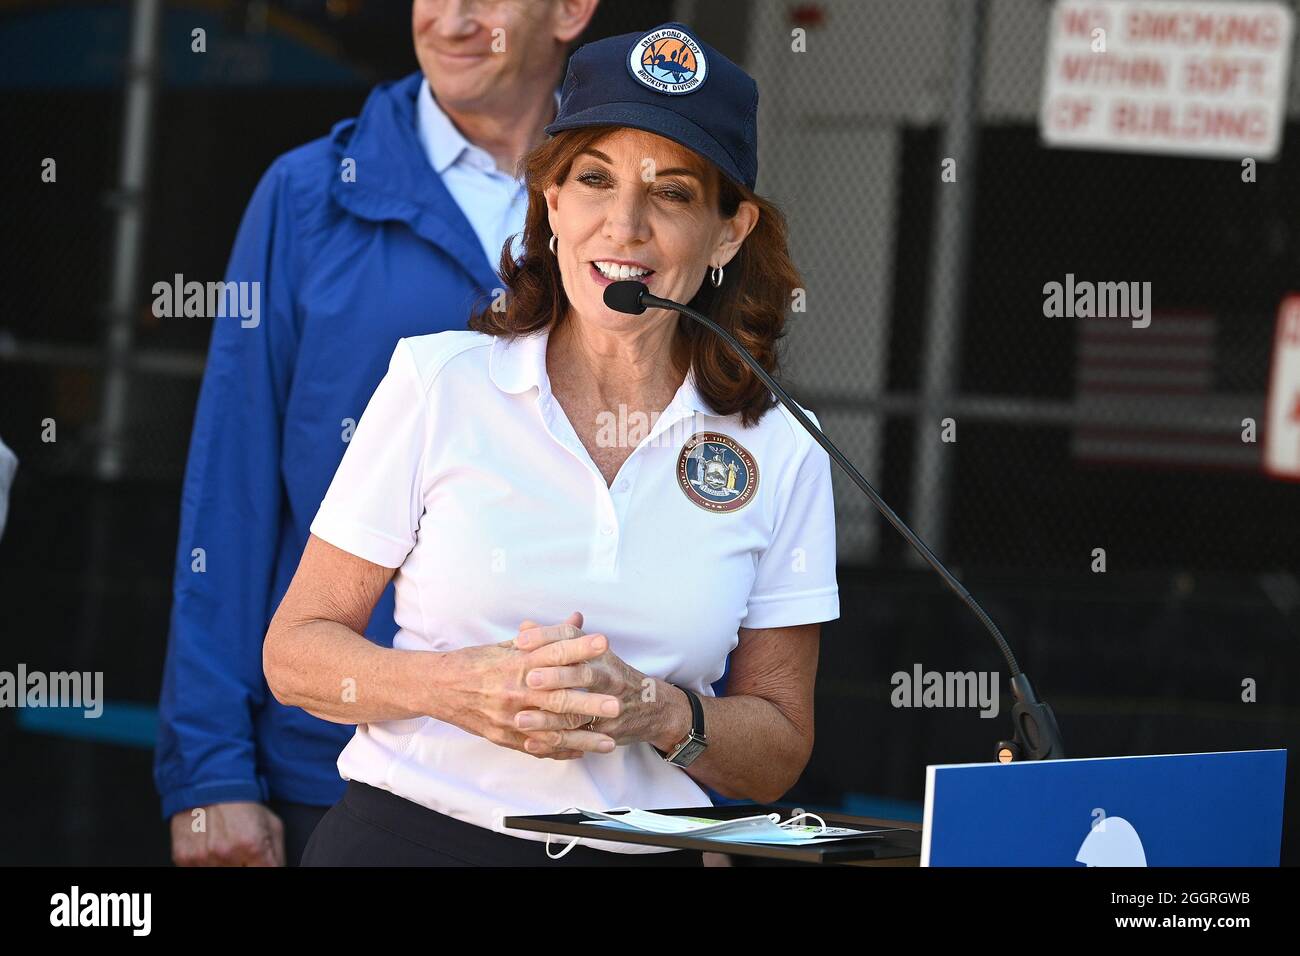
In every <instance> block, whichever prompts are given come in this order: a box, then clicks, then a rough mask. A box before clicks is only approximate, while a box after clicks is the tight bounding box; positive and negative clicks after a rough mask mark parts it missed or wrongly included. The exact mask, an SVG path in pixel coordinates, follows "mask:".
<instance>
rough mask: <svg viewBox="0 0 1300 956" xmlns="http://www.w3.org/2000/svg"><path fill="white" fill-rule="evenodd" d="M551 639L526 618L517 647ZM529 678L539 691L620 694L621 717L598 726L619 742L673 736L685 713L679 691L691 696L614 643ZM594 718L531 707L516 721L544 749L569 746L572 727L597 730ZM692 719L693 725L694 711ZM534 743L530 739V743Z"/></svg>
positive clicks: (528, 648)
mask: <svg viewBox="0 0 1300 956" xmlns="http://www.w3.org/2000/svg"><path fill="white" fill-rule="evenodd" d="M607 639H608V636H607ZM549 640H551V638H549V637H548V636H547V634H546V633H545V632H544V631H543V630H542V628H541V627H540V626H539V625H537V624H536V623H535V622H533V621H524V622H523V623H522V624H520V625H519V634H518V635H517V636H516V637H515V646H516V647H518V648H519V649H520V650H523V651H534V650H536V649H537V648H539V647H542V646H543V645H544V644H546V643H548V641H549ZM525 681H526V683H527V684H528V686H529V687H530V688H533V689H534V690H560V689H566V688H576V689H581V690H586V691H589V692H592V693H599V694H608V695H610V696H611V697H617V698H618V701H619V713H618V716H617V717H600V718H597V720H596V728H597V729H598V730H599V732H600V733H602V734H605V735H606V736H608V737H613V738H614V741H615V743H616V744H618V745H619V746H622V745H623V744H630V743H637V742H639V741H643V740H648V741H654V740H658V739H661V738H666V737H673V736H674V725H675V723H676V722H677V721H678V720H679V719H680V716H681V712H680V711H679V710H678V709H677V708H676V707H675V706H674V705H675V704H676V703H677V701H676V700H675V699H674V696H675V697H681V698H682V699H683V702H684V701H685V696H684V695H683V694H682V693H681V691H679V690H677V689H676V688H674V687H673V686H672V685H671V684H668V683H666V682H664V681H661V680H656V679H655V678H653V677H647V676H646V675H645V674H642V673H641V672H640V671H638V670H637V669H636V668H635V667H632V666H631V665H630V664H628V663H627V662H626V661H624V660H623V659H622V658H621V657H619V656H618V655H617V654H615V653H614V651H613V649H612V648H611V649H608V650H606V651H605V653H604V654H601V655H600V656H598V657H594V658H592V659H591V660H588V661H585V662H583V663H581V664H572V665H568V666H564V667H537V668H534V669H533V670H531V671H529V672H528V673H527V675H525ZM665 698H666V699H665ZM590 720H591V718H590V717H585V716H582V715H575V714H558V713H553V712H551V711H548V710H535V709H530V710H521V711H520V712H519V713H518V714H516V715H515V726H516V727H517V728H518V729H519V730H520V731H522V732H523V733H524V734H525V735H526V736H527V737H529V738H531V739H532V740H535V741H537V742H538V745H539V749H540V748H541V746H545V747H547V748H556V749H563V748H565V747H566V746H567V745H568V739H567V738H568V735H569V734H570V733H571V732H573V731H578V730H584V731H585V730H590V729H591V727H590V726H589V722H590ZM687 720H688V724H687V726H689V711H688V716H687ZM684 733H685V732H684V731H683V732H682V733H678V734H676V735H675V736H676V737H680V736H683V735H684ZM530 746H531V745H530V744H528V743H525V747H526V748H527V747H530Z"/></svg>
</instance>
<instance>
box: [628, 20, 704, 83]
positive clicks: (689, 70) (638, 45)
mask: <svg viewBox="0 0 1300 956" xmlns="http://www.w3.org/2000/svg"><path fill="white" fill-rule="evenodd" d="M627 68H628V69H629V70H630V71H631V72H632V76H633V78H635V79H636V80H637V82H639V83H640V84H641V85H642V86H648V87H650V89H652V90H655V91H657V92H659V93H669V94H672V95H680V94H682V93H692V92H694V91H695V90H698V89H699V88H700V85H701V84H702V83H703V82H704V79H705V77H706V76H708V73H709V63H708V60H707V59H706V58H705V56H704V50H703V49H701V48H700V45H699V43H697V42H696V41H695V38H694V37H692V36H691V35H690V34H688V33H686V32H685V31H683V30H678V29H675V28H673V27H664V28H663V29H662V30H655V31H653V32H652V33H647V34H646V35H645V36H643V37H642V38H641V39H639V40H637V41H636V42H635V43H633V44H632V50H631V52H630V53H629V54H628V58H627Z"/></svg>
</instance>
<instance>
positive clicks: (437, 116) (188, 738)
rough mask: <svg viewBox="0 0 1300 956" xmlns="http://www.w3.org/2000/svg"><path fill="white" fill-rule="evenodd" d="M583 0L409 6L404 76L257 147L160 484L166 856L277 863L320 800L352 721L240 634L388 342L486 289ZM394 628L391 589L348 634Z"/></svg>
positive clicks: (589, 9) (514, 216)
mask: <svg viewBox="0 0 1300 956" xmlns="http://www.w3.org/2000/svg"><path fill="white" fill-rule="evenodd" d="M598 2H599V0H493V2H491V3H467V2H464V0H415V2H414V3H413V6H412V31H413V34H414V39H415V49H416V55H417V58H418V60H419V64H420V70H419V72H417V73H414V74H412V75H411V76H409V77H407V78H405V79H403V80H399V81H397V82H395V83H390V84H385V85H382V86H379V87H377V88H376V89H375V90H374V91H373V92H372V93H371V95H370V97H369V99H368V100H367V101H366V104H365V106H364V108H363V109H362V112H361V115H360V116H359V117H357V118H356V119H351V120H345V121H343V122H340V123H338V124H337V125H336V126H335V127H334V128H333V130H332V131H331V133H330V135H329V136H327V137H324V138H322V139H319V140H316V141H315V142H312V143H308V144H307V145H305V146H302V147H300V148H298V149H295V150H293V151H291V152H289V153H286V154H285V155H283V156H281V157H280V158H279V159H277V160H276V161H275V162H274V163H273V164H272V165H271V167H270V169H269V170H268V171H267V173H266V174H265V176H264V177H263V178H262V181H261V182H260V183H259V185H258V187H257V190H256V191H255V192H254V194H253V198H252V200H251V201H250V202H249V205H248V209H247V211H246V212H245V214H244V219H243V222H242V223H241V224H240V227H239V232H238V235H237V236H236V238H235V245H234V248H233V250H232V252H231V257H230V264H229V266H228V268H227V274H226V281H227V282H230V283H235V282H238V283H248V286H246V287H245V288H247V289H249V290H252V294H259V295H260V310H259V311H258V313H255V314H257V316H258V318H257V321H256V322H251V321H248V320H247V319H241V318H239V317H234V318H217V319H216V320H215V323H214V326H213V330H212V341H211V345H210V347H209V351H208V359H207V369H206V372H205V374H204V377H203V386H202V389H201V391H200V395H199V403H198V408H197V411H196V413H195V421H194V433H193V436H192V438H191V441H190V452H189V462H188V465H187V467H186V472H185V485H184V490H183V493H182V500H181V531H180V541H179V543H178V545H177V556H176V567H175V583H174V594H173V607H172V618H171V632H170V637H169V641H168V648H167V661H166V665H165V670H164V674H163V690H162V700H161V703H160V715H159V716H160V725H159V736H158V748H157V752H156V755H155V764H154V779H155V782H156V784H157V787H158V791H159V793H160V794H161V796H162V810H163V815H164V817H167V818H170V820H171V836H172V857H173V859H174V860H175V862H177V863H178V864H182V865H203V864H207V865H279V864H283V863H285V862H286V861H288V862H290V863H297V861H298V858H299V856H300V855H301V852H302V848H303V846H304V845H305V844H306V841H307V838H308V837H309V836H310V834H311V830H312V828H313V827H314V826H315V823H316V821H317V820H318V819H319V817H320V816H321V815H322V814H323V813H324V812H325V810H326V809H328V807H329V806H330V805H332V804H333V803H334V802H335V801H337V800H338V799H339V797H340V796H341V795H342V792H343V783H342V781H341V780H340V778H339V775H338V770H337V769H336V767H335V761H336V760H337V758H338V754H339V751H340V750H342V748H343V746H344V744H345V743H346V742H347V740H348V738H349V737H350V736H351V735H352V732H353V728H351V727H348V726H344V725H341V724H333V723H329V722H326V721H323V720H319V719H317V718H315V717H312V716H310V715H308V714H307V713H306V712H304V711H302V710H300V709H298V708H296V707H284V706H282V705H281V704H279V703H278V702H277V701H276V700H275V698H274V697H273V696H272V695H271V694H270V693H269V692H268V690H267V687H266V683H265V680H264V678H263V676H262V638H263V636H264V635H265V633H266V628H267V625H268V623H269V621H270V619H271V616H272V614H273V613H274V611H275V609H276V607H277V605H278V604H279V602H280V599H281V598H282V597H283V595H284V592H285V589H286V588H287V587H288V585H289V580H290V578H291V577H292V576H293V572H294V569H295V568H296V567H297V564H298V560H299V558H300V557H301V555H302V550H303V547H304V546H305V545H306V542H307V534H308V530H307V529H308V525H309V524H310V523H311V520H312V517H313V516H314V515H315V513H316V509H317V507H318V506H319V504H320V501H321V498H322V497H323V496H324V494H325V490H326V489H327V488H328V487H329V483H330V479H331V478H332V477H333V475H334V471H335V469H336V468H337V466H338V463H339V461H340V460H341V459H342V457H343V452H344V450H345V449H346V442H347V440H348V439H349V438H350V437H351V432H352V428H353V426H354V424H355V423H356V421H357V420H359V419H360V418H361V413H362V411H363V410H364V409H365V406H366V402H367V401H368V400H369V398H370V395H371V393H372V392H373V391H374V390H375V387H376V386H377V385H378V384H379V380H380V379H381V378H382V377H383V373H384V370H385V369H386V368H387V364H388V360H389V358H390V357H391V355H392V352H393V348H394V347H395V346H396V344H397V340H398V339H399V338H401V337H403V336H413V335H422V334H425V333H429V332H438V331H443V330H446V329H460V328H464V327H465V324H466V320H467V318H468V316H469V312H470V309H471V306H472V305H473V304H474V303H475V302H476V301H478V300H480V299H481V298H482V297H483V296H485V295H491V294H492V290H493V289H494V288H495V287H497V286H498V284H499V281H498V279H497V277H496V274H495V268H496V264H497V261H498V259H499V257H500V255H501V250H502V246H503V244H504V242H505V241H506V238H507V237H508V236H509V235H511V234H512V233H516V232H518V231H520V230H521V229H522V228H523V215H524V211H525V209H526V207H527V195H526V193H525V191H524V189H523V187H522V185H521V184H520V183H519V182H518V181H517V180H515V178H514V175H513V173H514V170H515V166H516V163H517V161H518V160H519V159H520V158H521V157H522V156H523V154H524V153H526V152H527V151H528V149H529V148H531V147H532V146H533V145H535V144H536V143H538V142H540V141H541V139H542V138H543V136H544V134H543V133H542V129H543V127H544V126H545V125H546V124H547V123H548V122H550V121H551V119H552V118H553V116H554V113H555V105H556V104H555V97H556V93H555V91H556V88H557V86H558V85H559V82H560V79H561V77H562V75H563V69H564V62H565V58H566V55H567V52H568V47H569V45H570V43H572V42H573V41H574V40H575V39H576V38H577V37H578V36H579V34H581V32H582V31H583V29H584V28H585V27H586V25H587V22H588V21H589V20H590V18H591V15H592V13H593V12H594V10H595V7H596V4H597V3H598ZM254 283H256V285H254ZM395 631H396V625H395V624H394V623H393V597H392V588H391V586H390V588H389V589H388V591H387V593H385V595H384V597H383V599H382V600H381V601H380V602H379V605H378V606H377V607H376V608H375V611H374V614H373V616H372V617H371V620H370V624H369V627H368V628H367V629H366V635H367V636H368V637H369V638H370V639H371V640H373V641H376V642H377V643H381V644H385V645H391V644H392V639H393V635H394V633H395ZM340 693H343V688H340Z"/></svg>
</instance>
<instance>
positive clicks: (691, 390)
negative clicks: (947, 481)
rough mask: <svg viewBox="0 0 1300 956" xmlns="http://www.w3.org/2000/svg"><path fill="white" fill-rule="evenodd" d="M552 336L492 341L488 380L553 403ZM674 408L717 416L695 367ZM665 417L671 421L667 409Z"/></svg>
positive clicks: (540, 334) (546, 333)
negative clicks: (549, 355)
mask: <svg viewBox="0 0 1300 956" xmlns="http://www.w3.org/2000/svg"><path fill="white" fill-rule="evenodd" d="M550 333H551V330H550V327H549V326H548V327H547V328H544V329H542V330H540V331H538V332H533V333H530V334H529V335H521V336H519V337H518V338H516V339H514V340H513V341H510V340H507V339H506V338H505V337H504V336H497V337H495V338H493V340H492V349H491V352H490V354H489V357H488V377H489V378H491V380H492V382H493V383H494V384H495V385H496V386H497V388H499V389H501V390H502V391H503V392H509V393H511V394H518V393H520V392H526V391H528V390H529V389H530V388H533V387H534V386H536V388H537V390H538V394H539V396H541V397H542V398H544V399H545V400H547V401H550V398H551V380H550V376H549V375H547V373H546V343H547V340H548V339H549V338H550ZM674 405H675V406H677V408H678V409H680V410H681V411H683V412H685V413H689V412H693V411H694V412H703V413H704V414H706V415H713V414H715V412H714V411H713V410H712V409H711V408H709V406H708V405H707V404H706V403H705V401H704V399H703V398H702V397H701V395H700V391H699V388H698V387H697V386H696V384H695V369H694V368H693V367H692V368H691V370H690V371H689V372H687V373H686V378H685V380H683V382H682V384H681V387H679V388H678V389H677V394H676V395H675V396H673V400H672V404H671V405H670V406H669V407H670V408H671V407H672V406H674ZM662 417H664V418H667V417H668V410H667V409H665V411H664V415H663V416H662Z"/></svg>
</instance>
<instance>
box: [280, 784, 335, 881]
mask: <svg viewBox="0 0 1300 956" xmlns="http://www.w3.org/2000/svg"><path fill="white" fill-rule="evenodd" d="M269 806H270V808H271V811H272V812H273V813H274V814H275V815H276V816H277V817H279V818H280V822H281V823H283V824H284V865H285V866H297V865H298V863H299V861H300V860H301V859H302V851H303V850H305V849H306V848H307V841H308V840H310V839H311V834H312V831H313V830H315V829H316V827H317V825H318V824H319V823H320V821H321V817H323V816H325V814H326V813H328V812H329V807H319V806H315V805H314V804H310V803H287V802H285V801H284V800H272V801H271V802H270V804H269Z"/></svg>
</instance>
